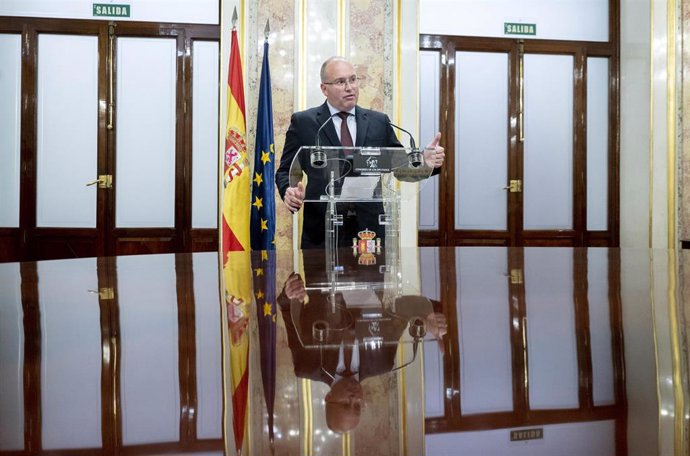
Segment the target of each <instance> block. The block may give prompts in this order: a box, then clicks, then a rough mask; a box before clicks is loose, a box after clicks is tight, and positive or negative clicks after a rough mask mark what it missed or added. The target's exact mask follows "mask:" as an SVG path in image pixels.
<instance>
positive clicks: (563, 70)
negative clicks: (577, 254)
mask: <svg viewBox="0 0 690 456" xmlns="http://www.w3.org/2000/svg"><path fill="white" fill-rule="evenodd" d="M524 65H525V66H524V68H525V70H524V71H525V73H524V78H525V79H524V81H525V114H524V116H525V141H524V153H523V157H524V158H523V160H524V180H523V188H524V229H525V230H569V229H572V228H573V57H572V56H569V55H534V54H527V55H525V63H524Z"/></svg>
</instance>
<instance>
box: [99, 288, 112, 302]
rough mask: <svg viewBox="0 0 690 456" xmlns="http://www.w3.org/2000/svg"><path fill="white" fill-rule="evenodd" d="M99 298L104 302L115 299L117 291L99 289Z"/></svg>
mask: <svg viewBox="0 0 690 456" xmlns="http://www.w3.org/2000/svg"><path fill="white" fill-rule="evenodd" d="M98 298H99V299H103V300H109V299H114V298H115V291H114V290H113V289H112V288H99V289H98Z"/></svg>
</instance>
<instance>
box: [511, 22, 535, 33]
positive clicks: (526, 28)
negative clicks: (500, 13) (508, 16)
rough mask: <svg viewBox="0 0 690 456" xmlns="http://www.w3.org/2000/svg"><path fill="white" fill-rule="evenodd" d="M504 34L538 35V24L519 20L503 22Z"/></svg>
mask: <svg viewBox="0 0 690 456" xmlns="http://www.w3.org/2000/svg"><path fill="white" fill-rule="evenodd" d="M503 34H504V35H536V34H537V24H520V23H517V22H504V23H503Z"/></svg>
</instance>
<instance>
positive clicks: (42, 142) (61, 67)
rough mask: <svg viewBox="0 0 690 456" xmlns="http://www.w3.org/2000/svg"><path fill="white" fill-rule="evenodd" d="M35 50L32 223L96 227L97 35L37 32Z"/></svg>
mask: <svg viewBox="0 0 690 456" xmlns="http://www.w3.org/2000/svg"><path fill="white" fill-rule="evenodd" d="M38 48H39V52H38V93H37V97H36V106H37V112H38V119H37V144H36V145H37V161H36V163H37V173H36V194H37V195H36V225H37V226H38V227H46V228H56V227H59V228H96V196H97V195H96V192H97V191H98V186H97V185H91V186H87V184H88V183H89V182H92V181H94V180H95V179H96V178H97V175H98V163H97V162H98V137H97V133H98V129H97V126H98V37H96V36H78V35H52V34H39V36H38ZM65 49H69V52H65Z"/></svg>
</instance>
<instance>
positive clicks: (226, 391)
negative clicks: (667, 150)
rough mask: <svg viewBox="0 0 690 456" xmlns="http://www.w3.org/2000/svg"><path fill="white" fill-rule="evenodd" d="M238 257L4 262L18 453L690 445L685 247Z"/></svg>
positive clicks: (12, 430)
mask: <svg viewBox="0 0 690 456" xmlns="http://www.w3.org/2000/svg"><path fill="white" fill-rule="evenodd" d="M369 250H372V249H369ZM225 266H226V267H225V268H223V265H222V261H221V258H220V257H219V255H217V254H213V253H199V254H184V255H146V256H123V257H116V258H87V259H76V260H57V261H43V262H36V263H0V454H1V455H58V454H64V455H106V454H124V455H127V454H131V455H149V454H150V455H163V454H197V455H223V454H227V455H235V454H238V453H239V452H241V454H243V455H263V454H267V455H424V454H425V455H457V454H462V455H482V456H483V455H544V456H546V455H602V456H603V455H631V456H632V455H640V456H649V455H675V454H678V455H680V454H687V451H688V445H687V442H686V439H687V423H688V403H687V384H688V375H687V364H688V363H687V342H686V332H687V331H686V329H687V328H686V323H685V322H686V315H685V313H686V307H688V306H686V304H685V303H686V302H690V301H689V299H688V296H690V295H689V293H690V285H689V284H690V275H688V274H690V273H689V272H688V270H689V269H690V256H688V254H687V253H685V252H682V251H681V252H672V251H665V250H624V249H605V248H590V249H571V248H520V249H509V248H471V247H462V248H420V249H414V250H403V251H401V252H386V253H377V252H376V250H375V249H373V251H368V252H363V253H360V252H359V251H357V250H356V249H355V250H354V251H353V250H349V249H345V250H341V251H339V252H338V254H337V255H335V256H328V255H324V253H323V252H318V251H314V252H307V251H305V252H287V251H286V252H254V253H252V254H245V253H233V254H230V256H229V257H228V261H227V263H226V264H225Z"/></svg>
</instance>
